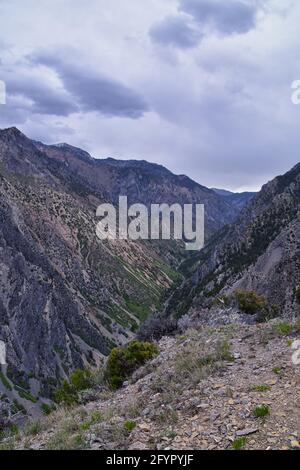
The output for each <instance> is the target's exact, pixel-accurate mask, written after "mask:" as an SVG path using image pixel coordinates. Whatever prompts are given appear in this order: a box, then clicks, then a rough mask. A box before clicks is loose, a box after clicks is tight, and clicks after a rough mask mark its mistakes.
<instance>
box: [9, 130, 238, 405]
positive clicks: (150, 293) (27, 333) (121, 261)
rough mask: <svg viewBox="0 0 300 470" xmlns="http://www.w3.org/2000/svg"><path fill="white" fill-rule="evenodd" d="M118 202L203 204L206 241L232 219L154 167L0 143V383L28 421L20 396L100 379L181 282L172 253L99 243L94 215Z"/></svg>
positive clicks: (210, 196)
mask: <svg viewBox="0 0 300 470" xmlns="http://www.w3.org/2000/svg"><path fill="white" fill-rule="evenodd" d="M119 195H127V196H128V198H129V202H130V203H131V202H134V203H136V202H142V203H144V204H150V203H152V202H157V203H160V202H165V203H172V202H185V203H191V202H197V203H204V204H205V206H206V227H207V235H208V236H209V235H211V234H212V233H214V232H215V231H216V230H217V229H219V228H220V227H222V226H223V225H224V224H225V223H228V222H231V221H232V220H233V219H234V218H235V217H236V216H237V213H238V209H237V208H236V207H235V206H233V205H231V204H230V203H228V202H226V201H224V200H223V199H222V198H220V197H219V196H218V195H216V194H215V193H214V192H213V191H210V190H209V189H207V188H205V187H203V186H200V185H199V184H197V183H195V182H193V181H191V180H190V179H188V178H187V177H184V176H175V175H173V174H172V173H170V172H169V171H168V170H166V169H165V168H163V167H160V166H158V165H153V164H149V163H147V162H135V161H129V162H119V161H116V160H112V159H107V160H95V159H93V158H92V157H91V156H90V155H89V154H88V153H86V152H84V151H82V150H80V149H77V148H74V147H72V146H69V145H67V144H59V145H52V146H51V145H50V146H46V145H43V144H42V143H40V142H35V141H32V140H30V139H28V138H27V137H26V136H24V135H23V134H22V133H21V132H20V131H18V130H17V129H15V128H10V129H6V130H3V131H0V253H1V257H0V272H1V277H0V339H1V340H2V341H4V342H5V344H6V347H7V362H8V366H7V369H6V370H5V371H4V374H5V377H6V379H5V378H4V380H8V381H9V382H8V383H9V387H7V386H5V383H4V382H3V380H0V392H1V393H3V394H4V395H6V396H7V397H8V399H9V400H10V401H14V400H17V401H18V403H19V404H20V405H22V406H24V407H25V408H26V409H28V410H30V409H31V408H32V406H33V405H32V401H30V400H29V401H28V399H27V398H28V395H26V393H29V394H30V396H31V397H32V396H33V397H37V396H39V395H41V396H48V395H49V394H50V393H51V392H52V391H53V389H54V388H55V387H56V386H57V384H58V382H59V381H60V380H61V379H62V378H64V377H68V376H69V374H70V372H71V371H72V370H73V369H74V368H76V367H93V366H95V367H99V366H100V365H101V363H102V361H103V358H104V357H105V356H106V355H107V354H108V352H109V351H110V349H111V348H112V347H113V346H114V345H116V344H122V343H124V342H126V341H128V340H129V339H130V338H132V336H133V334H134V332H135V331H136V330H137V329H138V327H139V325H140V324H141V323H142V322H143V321H144V320H145V319H146V318H147V316H148V315H150V314H151V312H153V311H154V310H156V309H158V308H161V305H162V302H163V300H164V296H165V295H166V292H167V291H168V289H169V288H170V287H171V286H172V285H173V283H174V282H178V281H179V280H180V279H181V274H179V273H178V272H177V267H178V265H179V263H180V262H181V260H182V259H183V258H182V257H183V251H182V247H181V246H180V245H179V244H178V243H175V242H172V241H171V242H163V243H159V242H155V243H150V242H143V243H141V242H136V243H132V242H127V241H123V242H120V241H117V242H112V241H110V242H103V243H102V242H100V241H99V240H98V239H97V237H96V235H95V225H96V218H95V213H96V208H97V206H98V205H99V204H100V203H101V202H113V203H115V202H116V201H117V200H118V197H119ZM15 387H19V389H18V391H16V389H15ZM10 388H12V390H10ZM26 396H27V398H26ZM24 397H25V398H24ZM34 401H36V399H34ZM37 405H38V406H40V405H41V402H40V400H39V399H38V400H37Z"/></svg>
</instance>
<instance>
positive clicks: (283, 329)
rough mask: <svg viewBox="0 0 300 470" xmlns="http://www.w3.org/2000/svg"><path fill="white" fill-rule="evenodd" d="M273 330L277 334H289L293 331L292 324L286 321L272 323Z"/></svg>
mask: <svg viewBox="0 0 300 470" xmlns="http://www.w3.org/2000/svg"><path fill="white" fill-rule="evenodd" d="M274 331H275V333H277V334H278V335H289V334H290V333H292V331H293V327H292V325H290V324H289V323H287V322H284V321H283V322H280V323H277V324H276V325H274Z"/></svg>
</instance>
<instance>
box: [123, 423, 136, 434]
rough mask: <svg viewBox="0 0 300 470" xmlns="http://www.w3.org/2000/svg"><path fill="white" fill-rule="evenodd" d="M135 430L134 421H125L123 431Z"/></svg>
mask: <svg viewBox="0 0 300 470" xmlns="http://www.w3.org/2000/svg"><path fill="white" fill-rule="evenodd" d="M135 428H136V422H135V421H125V423H124V429H125V431H128V432H131V431H133V430H134V429H135Z"/></svg>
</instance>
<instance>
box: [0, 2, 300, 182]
mask: <svg viewBox="0 0 300 470" xmlns="http://www.w3.org/2000/svg"><path fill="white" fill-rule="evenodd" d="M283 3H284V5H283ZM58 11H59V14H58ZM299 20H300V2H298V1H293V0H286V1H285V2H282V0H218V1H217V0H197V1H196V0H168V1H166V0H149V1H147V2H141V1H140V0H124V1H122V2H121V1H120V0H110V2H109V3H108V2H106V1H105V0H89V7H88V8H87V7H86V2H82V1H79V0H78V1H75V0H44V1H43V2H39V3H37V2H36V0H26V2H20V1H19V0H9V1H1V0H0V80H3V81H4V82H5V84H6V89H7V100H6V102H7V104H6V105H1V106H0V127H8V126H13V125H17V126H18V127H20V129H21V130H22V131H23V132H25V133H26V134H27V135H28V136H30V137H32V138H34V139H38V140H39V139H40V140H43V141H45V142H46V143H53V142H58V141H66V142H69V143H70V144H72V145H75V146H79V147H82V148H84V149H86V150H88V151H89V152H90V153H91V154H93V156H95V157H99V158H101V157H102V156H113V157H116V158H122V159H127V158H135V159H146V160H149V161H152V162H155V163H160V164H163V165H165V166H166V167H168V168H169V169H170V170H172V171H174V172H175V173H178V174H182V173H184V174H187V175H188V176H190V177H191V178H193V179H195V180H197V181H199V182H200V183H201V184H204V185H206V186H214V187H216V186H219V187H225V188H228V189H232V190H240V189H259V187H260V186H261V185H262V184H263V183H264V182H265V181H266V180H268V179H271V178H272V177H274V176H275V175H276V174H279V173H283V172H285V171H286V170H288V169H289V168H290V167H292V166H293V165H294V164H295V163H297V162H298V161H299V152H298V149H299V146H300V133H299V116H300V114H299V113H300V106H295V105H293V104H292V103H291V92H292V91H291V83H292V82H293V81H295V80H299V79H300V65H299V61H298V60H297V57H298V56H299V49H300V36H299Z"/></svg>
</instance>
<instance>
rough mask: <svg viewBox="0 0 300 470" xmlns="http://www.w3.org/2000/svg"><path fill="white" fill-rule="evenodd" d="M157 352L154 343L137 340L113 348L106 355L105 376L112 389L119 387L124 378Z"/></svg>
mask: <svg viewBox="0 0 300 470" xmlns="http://www.w3.org/2000/svg"><path fill="white" fill-rule="evenodd" d="M157 354H158V349H157V346H156V345H155V344H153V343H147V342H145V343H144V342H141V341H137V340H135V341H132V342H131V343H129V344H128V346H126V347H119V348H114V349H113V350H112V351H111V353H110V355H109V357H108V361H107V366H106V371H105V378H106V380H107V381H108V383H109V384H110V386H111V387H112V388H113V389H117V388H120V387H121V386H122V383H123V382H124V380H126V378H128V377H129V376H130V375H131V374H132V373H133V372H134V371H135V370H136V369H137V368H138V367H140V366H142V365H143V364H145V363H146V362H147V361H149V360H151V359H152V358H153V357H154V356H156V355H157Z"/></svg>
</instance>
